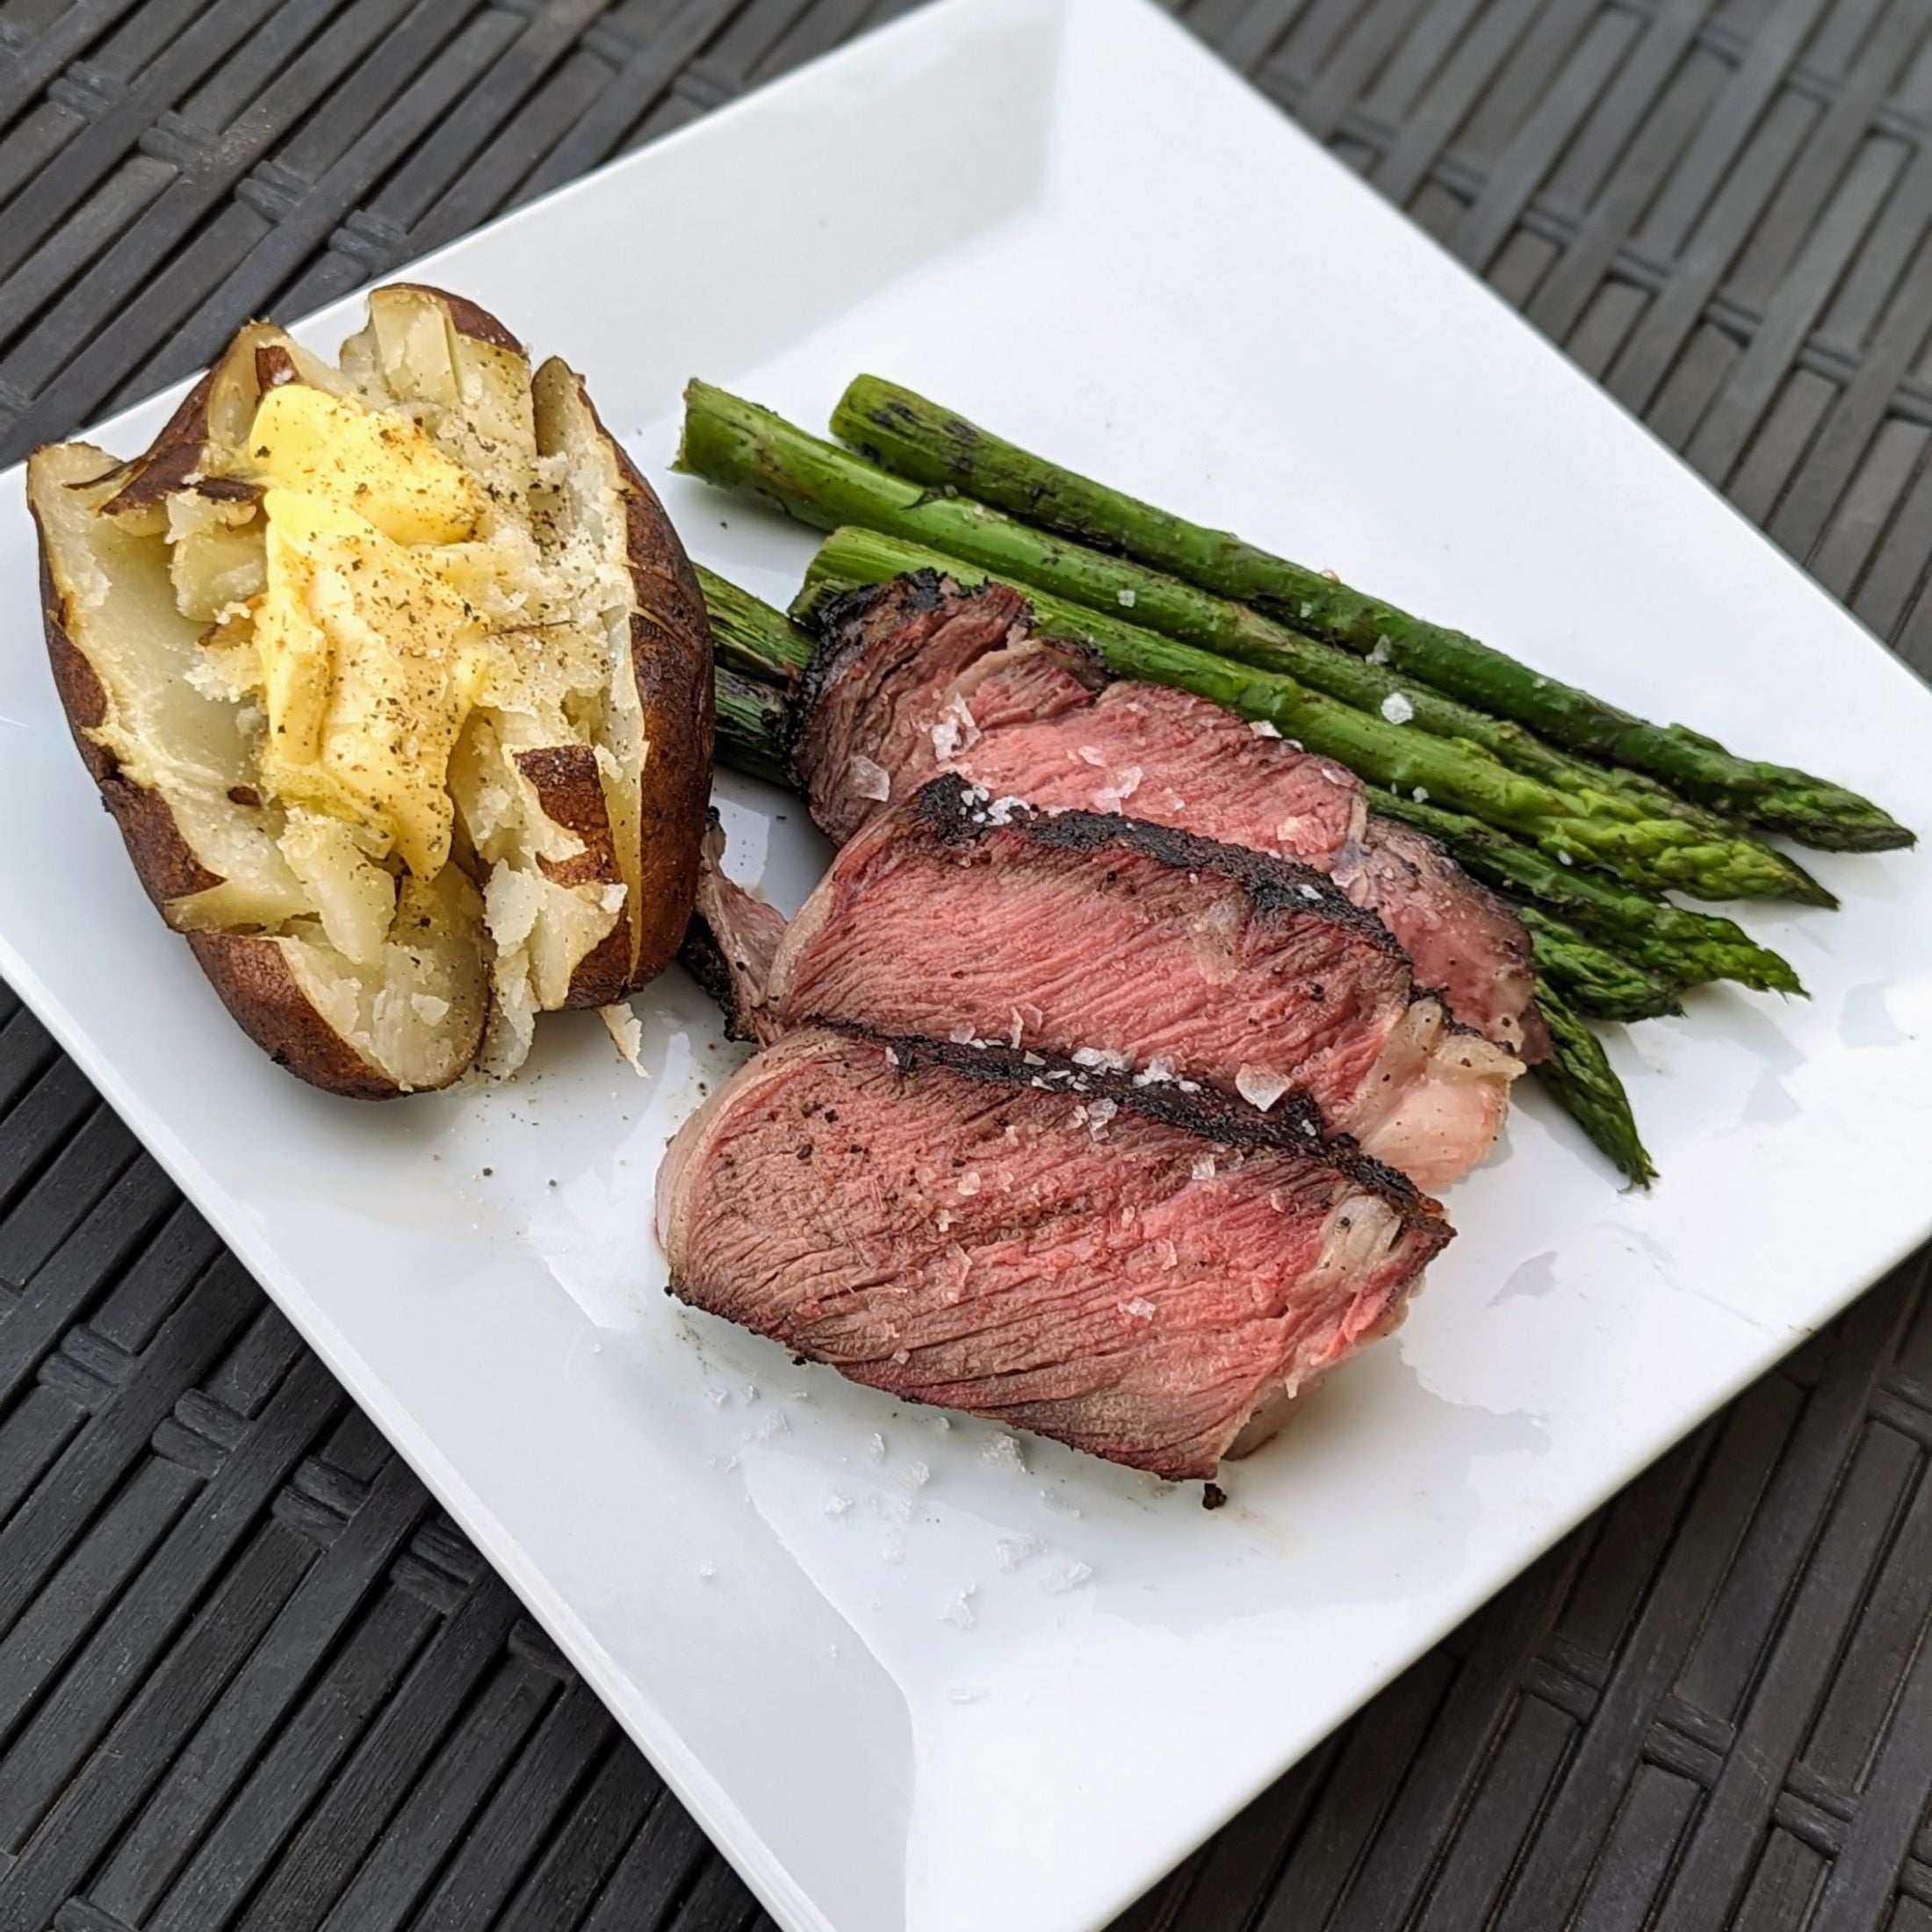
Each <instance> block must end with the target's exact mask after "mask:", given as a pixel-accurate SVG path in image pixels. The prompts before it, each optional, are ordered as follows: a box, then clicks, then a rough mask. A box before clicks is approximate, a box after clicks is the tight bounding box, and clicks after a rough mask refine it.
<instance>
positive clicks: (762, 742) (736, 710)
mask: <svg viewBox="0 0 1932 1932" xmlns="http://www.w3.org/2000/svg"><path fill="white" fill-rule="evenodd" d="M708 595H709V592H707V596H708ZM772 615H773V616H775V617H778V616H779V613H778V612H776V611H773V612H772ZM779 621H780V622H781V623H782V622H783V619H782V617H780V618H779ZM711 643H712V646H713V648H714V650H715V649H716V648H717V643H718V627H717V621H716V620H715V619H714V620H713V622H712V626H711ZM711 686H712V689H713V691H714V693H715V694H716V696H717V756H718V760H719V761H720V762H721V763H723V764H726V765H729V766H731V767H732V769H733V770H734V771H742V772H749V773H750V774H751V775H752V776H753V778H768V779H769V780H770V781H771V782H772V783H773V784H775V785H787V786H789V784H790V783H791V782H792V780H791V773H790V771H789V768H787V765H786V761H785V740H786V736H787V732H786V724H785V694H784V693H783V692H782V690H780V689H779V688H778V687H777V686H776V685H775V684H766V683H761V681H759V680H758V679H756V678H751V677H746V675H745V674H744V673H743V672H741V671H734V670H732V668H731V667H729V666H728V665H726V664H724V663H723V662H722V661H720V662H718V663H717V664H716V665H714V667H713V668H712V672H711Z"/></svg>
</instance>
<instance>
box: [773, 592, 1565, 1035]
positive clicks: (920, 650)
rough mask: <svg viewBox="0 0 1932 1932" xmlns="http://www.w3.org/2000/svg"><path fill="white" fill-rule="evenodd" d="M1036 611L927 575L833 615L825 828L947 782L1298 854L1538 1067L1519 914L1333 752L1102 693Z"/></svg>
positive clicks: (1086, 661) (1430, 982) (852, 826)
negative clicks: (1372, 801) (1370, 798)
mask: <svg viewBox="0 0 1932 1932" xmlns="http://www.w3.org/2000/svg"><path fill="white" fill-rule="evenodd" d="M1030 618H1031V613H1030V611H1029V609H1028V608H1027V604H1026V602H1025V601H1024V600H1023V599H1022V598H1021V597H1020V595H1018V593H1016V592H1014V591H1013V590H1009V589H1007V588H1005V587H1003V586H999V585H987V586H984V588H980V589H978V590H975V591H962V590H961V589H960V588H958V587H957V586H956V585H953V584H951V583H950V582H949V581H948V580H945V579H942V578H941V577H939V576H937V575H936V574H934V573H933V572H930V571H924V572H919V573H915V574H914V575H912V576H909V577H901V578H898V579H896V580H893V581H892V582H890V583H887V584H882V585H876V586H873V587H870V588H867V589H864V590H860V591H855V592H854V593H852V594H851V595H849V596H847V597H844V598H841V599H840V600H839V601H838V602H836V603H835V604H833V606H832V607H831V608H830V609H828V610H827V611H826V612H825V616H824V619H823V622H822V625H821V643H820V646H819V650H818V654H817V655H816V656H815V658H814V660H813V671H812V673H811V674H810V675H808V678H807V680H806V683H805V686H804V695H803V696H802V699H801V703H800V705H799V710H798V714H797V725H796V733H795V739H794V744H793V751H792V756H793V761H794V764H795V767H796V769H797V775H798V776H799V778H800V781H801V783H802V785H803V787H804V789H805V791H806V794H807V796H808V797H809V798H810V800H811V811H812V816H813V818H816V819H817V820H818V824H819V825H821V826H822V827H823V828H824V830H825V832H826V833H828V834H829V835H830V836H831V837H833V839H836V840H840V841H842V840H845V839H847V838H849V837H850V836H851V835H852V834H853V833H854V832H855V831H857V830H858V828H859V827H860V826H861V825H863V824H864V823H865V822H866V821H867V820H868V819H869V818H871V817H873V816H874V815H875V814H876V812H878V811H881V810H883V807H884V806H885V804H888V803H890V802H895V801H898V800H903V799H905V798H908V797H911V796H912V793H913V792H915V791H916V790H918V789H919V786H920V785H921V784H923V783H924V782H926V780H927V779H928V778H931V777H933V776H934V775H937V774H939V773H941V772H944V771H955V772H958V773H960V774H961V775H963V776H965V777H967V778H969V779H970V780H971V781H972V782H974V783H976V784H979V785H983V786H984V787H985V789H987V790H988V791H989V792H991V794H992V796H993V797H995V798H999V797H1020V798H1024V799H1026V800H1027V801H1028V803H1030V804H1034V805H1037V806H1040V807H1041V808H1042V809H1043V810H1059V809H1062V808H1064V807H1069V806H1072V807H1078V808H1080V809H1082V810H1085V811H1118V812H1121V813H1124V814H1126V815H1127V816H1129V817H1132V818H1144V819H1147V820H1148V821H1150V823H1152V824H1157V825H1173V826H1175V827H1177V828H1179V829H1180V830H1182V831H1190V832H1193V833H1199V834H1200V836H1202V837H1204V838H1209V839H1216V840H1221V841H1222V842H1223V843H1224V844H1228V845H1242V846H1248V847H1252V848H1253V849H1254V850H1256V851H1258V852H1272V853H1276V854H1280V855H1281V856H1283V857H1286V858H1291V859H1299V860H1301V861H1302V862H1303V863H1305V864H1308V865H1312V866H1315V867H1316V868H1317V869H1319V870H1321V871H1323V872H1325V873H1327V874H1328V875H1329V876H1330V877H1332V878H1333V879H1334V880H1335V882H1336V883H1337V885H1339V886H1340V887H1341V888H1342V890H1344V891H1345V892H1346V893H1347V894H1348V896H1349V897H1350V898H1352V899H1353V900H1354V901H1355V903H1356V904H1357V905H1362V906H1366V907H1367V908H1369V909H1370V910H1372V911H1373V912H1375V913H1376V914H1377V915H1378V916H1379V917H1380V918H1381V919H1382V920H1383V922H1384V923H1385V924H1386V925H1387V926H1388V928H1389V930H1390V931H1391V932H1393V933H1394V934H1395V937H1396V938H1397V939H1398V940H1399V941H1401V942H1402V947H1403V949H1404V950H1405V951H1406V952H1407V953H1408V954H1409V959H1410V961H1411V962H1412V963H1413V965H1414V967H1415V970H1416V977H1417V983H1418V984H1421V985H1424V986H1429V987H1432V988H1436V989H1438V990H1439V991H1441V992H1442V993H1443V994H1444V996H1445V998H1446V999H1447V1000H1448V1002H1449V1005H1450V1007H1451V1009H1452V1010H1453V1012H1454V1013H1455V1014H1456V1016H1457V1017H1458V1018H1459V1019H1460V1020H1464V1021H1466V1022H1467V1024H1469V1025H1471V1026H1474V1027H1477V1028H1478V1029H1479V1030H1480V1031H1481V1032H1482V1033H1483V1034H1486V1035H1487V1036H1488V1037H1489V1039H1491V1040H1493V1041H1495V1042H1496V1043H1497V1044H1498V1045H1499V1046H1504V1047H1508V1048H1510V1049H1512V1050H1515V1051H1517V1052H1520V1053H1521V1054H1522V1055H1523V1056H1524V1058H1525V1062H1530V1061H1534V1060H1538V1059H1540V1058H1542V1057H1543V1056H1545V1054H1546V1052H1547V1049H1548V1035H1547V1034H1546V1031H1545V1029H1544V1027H1543V1024H1542V1020H1541V1017H1540V1016H1539V1014H1538V1013H1537V1011H1536V1007H1535V1003H1534V993H1535V981H1534V976H1533V974H1532V970H1531V965H1530V941H1529V935H1528V934H1526V933H1525V931H1524V929H1523V924H1522V921H1521V920H1520V919H1517V916H1516V914H1515V912H1512V911H1511V910H1510V907H1509V905H1506V904H1505V903H1504V902H1503V900H1502V899H1500V898H1497V897H1496V895H1495V894H1494V893H1492V892H1490V891H1489V890H1487V889H1486V888H1485V887H1483V886H1481V885H1480V884H1478V883H1476V882H1475V881H1474V879H1472V878H1470V877H1469V876H1468V875H1467V873H1465V872H1464V871H1463V870H1462V869H1461V867H1460V866H1459V865H1457V864H1456V862H1455V861H1454V860H1453V859H1452V858H1451V857H1450V856H1449V854H1447V853H1446V852H1445V851H1444V850H1443V848H1442V847H1440V846H1439V845H1438V844H1437V843H1436V842H1435V841H1434V840H1431V839H1429V838H1427V837H1425V836H1424V835H1423V834H1421V833H1417V832H1414V831H1411V830H1409V828H1408V827H1406V826H1402V825H1395V824H1392V823H1391V822H1390V821H1388V820H1387V819H1384V818H1377V817H1374V816H1373V814H1371V813H1370V812H1369V811H1368V809H1367V803H1366V797H1365V796H1364V793H1363V789H1362V785H1361V781H1360V780H1359V779H1358V778H1357V777H1356V776H1355V775H1354V774H1353V773H1352V772H1350V771H1348V770H1346V769H1344V768H1343V767H1342V766H1340V765H1337V764H1336V763H1335V762H1334V761H1332V760H1330V759H1327V758H1322V757H1318V756H1316V755H1315V754H1313V753H1308V752H1305V751H1303V750H1301V748H1300V747H1298V746H1294V745H1291V744H1289V743H1287V741H1286V740H1284V739H1280V737H1271V736H1268V735H1265V733H1263V732H1258V730H1257V729H1256V728H1255V727H1254V726H1251V725H1250V724H1245V723H1244V722H1243V720H1241V719H1240V718H1238V717H1236V716H1235V715H1234V714H1233V713H1232V712H1231V711H1229V710H1224V709H1223V708H1222V706H1220V705H1218V704H1211V703H1208V702H1207V701H1206V700H1205V699H1202V698H1197V697H1194V696H1192V695H1190V694H1189V693H1187V692H1185V691H1175V690H1170V689H1168V688H1164V687H1163V686H1158V685H1151V684H1142V683H1137V682H1133V681H1120V682H1115V683H1105V682H1104V680H1103V677H1102V674H1100V673H1099V670H1098V667H1096V665H1095V662H1094V660H1093V659H1092V655H1091V653H1089V652H1086V651H1085V648H1084V647H1083V646H1080V645H1071V644H1068V643H1065V642H1063V641H1061V640H1056V639H1049V638H1036V637H1034V636H1033V635H1032V634H1031V633H1030V631H1029V630H1028V629H1027V626H1028V624H1029V623H1030ZM935 645H936V646H937V647H934V646H935Z"/></svg>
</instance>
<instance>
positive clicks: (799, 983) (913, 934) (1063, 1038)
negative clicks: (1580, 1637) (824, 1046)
mask: <svg viewBox="0 0 1932 1932" xmlns="http://www.w3.org/2000/svg"><path fill="white" fill-rule="evenodd" d="M762 1017H763V1018H764V1019H765V1020H767V1021H768V1023H769V1024H768V1027H767V1029H766V1031H767V1036H769V1033H770V1032H772V1031H775V1030H776V1029H778V1028H782V1027H796V1026H802V1025H808V1024H810V1023H811V1022H813V1021H816V1020H833V1021H837V1022H839V1023H840V1024H843V1025H847V1026H858V1027H871V1028H876V1030H878V1031H880V1032H883V1033H890V1034H934V1035H937V1036H938V1037H941V1038H948V1037H949V1038H953V1039H957V1040H976V1039H977V1040H980V1041H999V1042H1004V1043H1006V1045H1008V1046H1010V1047H1013V1048H1032V1049H1036V1050H1040V1051H1043V1052H1048V1053H1055V1054H1065V1055H1071V1056H1077V1057H1078V1058H1080V1059H1082V1060H1085V1061H1086V1062H1089V1063H1093V1064H1099V1065H1109V1066H1114V1067H1119V1068H1124V1069H1127V1070H1128V1071H1134V1072H1135V1073H1137V1074H1138V1075H1139V1076H1140V1077H1141V1078H1143V1081H1148V1082H1151V1081H1153V1080H1157V1079H1169V1080H1173V1079H1181V1080H1188V1081H1193V1082H1198V1083H1200V1084H1201V1085H1207V1086H1209V1087H1212V1088H1214V1089H1215V1090H1216V1091H1218V1092H1222V1093H1225V1094H1228V1095H1230V1096H1234V1097H1236V1098H1239V1099H1245V1100H1247V1101H1249V1102H1251V1103H1252V1104H1254V1105H1257V1106H1258V1107H1261V1108H1263V1109H1264V1110H1265V1109H1267V1108H1268V1107H1272V1105H1274V1103H1275V1102H1276V1101H1278V1100H1279V1099H1281V1098H1282V1097H1283V1096H1284V1095H1286V1094H1288V1093H1303V1094H1306V1095H1307V1096H1308V1098H1309V1099H1311V1100H1313V1102H1314V1103H1315V1105H1316V1107H1318V1108H1319V1110H1320V1113H1321V1117H1322V1118H1323V1121H1325V1122H1326V1123H1327V1125H1328V1127H1329V1128H1330V1131H1332V1132H1335V1133H1344V1134H1348V1135H1353V1136H1354V1137H1355V1138H1356V1139H1357V1140H1359V1142H1360V1143H1361V1144H1362V1145H1363V1146H1364V1147H1365V1148H1366V1150H1368V1151H1369V1152H1370V1153H1371V1154H1373V1155H1375V1156H1377V1157H1380V1158H1381V1159H1383V1160H1385V1161H1387V1162H1388V1163H1389V1164H1391V1165H1392V1166H1395V1167H1399V1168H1401V1169H1402V1171H1404V1172H1405V1173H1408V1174H1410V1175H1413V1176H1414V1177H1415V1179H1417V1181H1419V1182H1420V1183H1421V1184H1422V1185H1423V1186H1425V1187H1438V1186H1444V1185H1445V1184H1446V1183H1447V1182H1449V1181H1452V1180H1453V1179H1456V1178H1457V1177H1458V1176H1459V1175H1460V1174H1462V1173H1465V1172H1467V1170H1468V1169H1469V1168H1470V1167H1472V1166H1474V1164H1475V1163H1476V1162H1478V1161H1479V1160H1481V1158H1482V1157H1483V1156H1484V1154H1486V1153H1487V1152H1488V1151H1489V1144H1490V1143H1491V1142H1492V1141H1493V1140H1494V1139H1495V1137H1496V1129H1497V1128H1499V1127H1500V1126H1501V1124H1502V1121H1503V1113H1504V1110H1505V1109H1506V1107H1507V1106H1508V1101H1509V1088H1510V1081H1511V1080H1512V1079H1513V1078H1515V1077H1516V1076H1517V1073H1519V1072H1520V1071H1522V1063H1521V1062H1520V1061H1518V1060H1517V1058H1516V1056H1514V1055H1513V1054H1509V1053H1505V1052H1503V1050H1501V1049H1498V1048H1496V1047H1495V1046H1493V1045H1491V1044H1490V1042H1488V1041H1487V1040H1484V1039H1483V1038H1482V1037H1481V1035H1480V1034H1474V1033H1470V1032H1467V1031H1464V1030H1461V1029H1458V1028H1456V1027H1453V1026H1452V1025H1451V1023H1450V1021H1449V1018H1448V1015H1447V1013H1445V1009H1444V1007H1443V1006H1442V1003H1441V1001H1440V1000H1439V999H1438V998H1436V997H1435V996H1434V995H1432V994H1417V991H1415V988H1414V987H1413V985H1412V984H1411V982H1410V977H1409V962H1408V960H1407V959H1406V958H1405V957H1404V956H1403V954H1402V948H1400V947H1398V946H1397V945H1396V944H1395V941H1394V940H1393V939H1391V938H1390V937H1389V934H1388V930H1387V928H1386V927H1384V926H1382V924H1381V921H1380V920H1379V919H1375V918H1374V917H1373V916H1372V915H1371V914H1369V913H1366V912H1363V911H1362V910H1361V909H1360V908H1359V906H1357V905H1353V904H1352V903H1351V902H1350V901H1349V900H1348V899H1347V898H1344V896H1343V895H1342V894H1341V893H1340V892H1338V891H1337V890H1335V888H1334V886H1333V885H1332V884H1331V883H1330V881H1329V880H1328V879H1326V878H1324V877H1323V876H1322V874H1320V873H1319V872H1316V871H1314V870H1312V869H1309V868H1308V867H1306V866H1301V865H1296V864H1294V863H1292V862H1291V861H1287V860H1284V859H1279V858H1274V857H1272V856H1270V855H1268V854H1263V853H1259V852H1252V851H1249V850H1247V849H1246V848H1244V847H1239V846H1227V845H1217V844H1215V843H1214V842H1213V841H1211V840H1206V839H1197V838H1195V837H1193V835H1192V834H1190V833H1182V832H1175V831H1173V830H1171V829H1170V828H1169V827H1166V826H1164V825H1148V824H1144V823H1143V822H1141V821H1139V820H1137V819H1132V818H1120V817H1117V816H1114V815H1110V814H1106V813H1099V812H1090V811H1063V812H1057V813H1044V812H1036V811H1033V810H1032V809H1031V808H1029V807H1027V806H1024V805H1020V804H998V805H995V804H991V802H989V801H988V799H987V797H986V795H985V793H984V791H982V790H978V789H974V788H972V787H969V786H968V785H966V784H965V783H964V782H963V781H962V780H961V779H959V778H956V777H948V778H937V779H934V780H933V781H932V782H930V783H928V784H927V785H926V786H924V787H923V788H922V789H920V790H919V792H918V793H916V794H915V795H914V797H912V799H910V800H909V801H907V803H906V804H904V805H902V806H899V807H897V808H895V809H894V810H893V811H890V812H888V813H886V814H885V815H884V816H883V818H876V819H875V820H874V821H873V822H872V823H871V824H870V825H868V826H867V828H866V829H865V830H864V831H863V832H861V833H860V834H859V835H858V836H857V837H856V838H854V839H853V840H851V841H850V842H849V843H848V844H847V845H846V846H845V847H843V849H842V850H841V851H840V854H839V855H838V857H837V858H836V859H834V860H833V864H832V869H831V870H830V871H829V872H827V873H826V875H825V878H824V879H822V880H821V881H820V882H819V883H818V887H817V889H816V890H814V891H813V893H812V895H811V898H809V899H808V900H807V901H806V902H805V904H804V906H803V907H802V908H801V909H800V912H799V914H798V917H797V919H795V920H793V922H792V924H791V926H789V928H788V929H787V931H786V933H785V935H784V937H783V939H782V941H780V942H779V944H778V947H777V950H776V952H775V955H773V957H772V961H771V967H770V972H769V977H768V982H767V984H766V988H765V1010H764V1014H763V1016H762Z"/></svg>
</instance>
